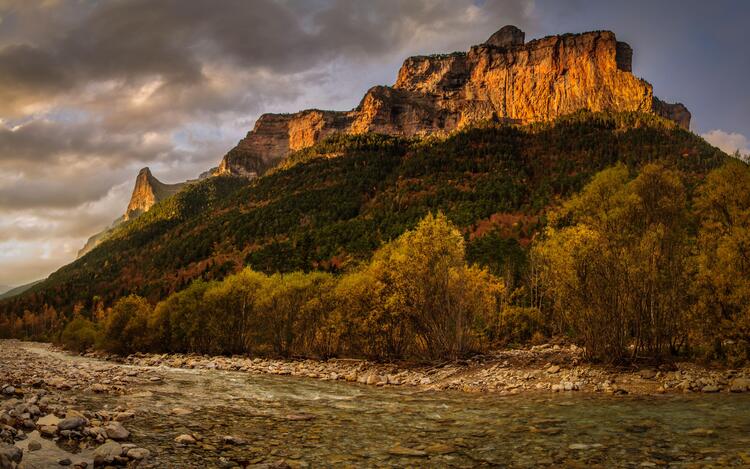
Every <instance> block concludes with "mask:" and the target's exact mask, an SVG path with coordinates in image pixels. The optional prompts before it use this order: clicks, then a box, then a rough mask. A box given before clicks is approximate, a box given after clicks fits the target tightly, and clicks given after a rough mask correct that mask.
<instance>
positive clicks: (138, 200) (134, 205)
mask: <svg viewBox="0 0 750 469" xmlns="http://www.w3.org/2000/svg"><path fill="white" fill-rule="evenodd" d="M184 186H185V183H179V184H164V183H163V182H161V181H159V180H158V179H156V178H155V177H154V176H153V175H152V174H151V170H150V169H148V168H143V169H142V170H141V171H140V172H139V173H138V177H136V179H135V187H134V188H133V195H131V196H130V203H129V204H128V208H127V210H125V216H124V219H125V220H126V221H127V220H131V219H133V218H135V217H137V216H139V215H141V214H142V213H146V212H148V211H149V209H150V208H151V207H153V206H154V205H155V204H156V203H157V202H159V201H160V200H164V199H166V198H167V197H169V196H170V195H172V194H175V193H176V192H178V191H179V190H180V189H182V188H183V187H184Z"/></svg>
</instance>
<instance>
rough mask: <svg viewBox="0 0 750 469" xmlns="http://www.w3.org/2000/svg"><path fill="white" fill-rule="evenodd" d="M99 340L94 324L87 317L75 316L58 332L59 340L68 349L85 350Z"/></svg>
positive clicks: (97, 330) (98, 333)
mask: <svg viewBox="0 0 750 469" xmlns="http://www.w3.org/2000/svg"><path fill="white" fill-rule="evenodd" d="M99 340H100V332H99V329H98V328H97V326H96V324H94V323H93V322H92V321H89V320H88V319H85V318H82V317H81V316H76V317H75V318H73V320H72V321H70V322H69V323H68V324H67V325H66V326H65V329H63V331H62V334H60V342H61V343H62V345H63V346H64V347H65V348H67V349H68V350H72V351H74V352H79V353H81V352H85V351H87V350H89V349H91V348H93V347H94V345H96V344H97V343H98V342H99Z"/></svg>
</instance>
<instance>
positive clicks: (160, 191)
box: [78, 168, 191, 257]
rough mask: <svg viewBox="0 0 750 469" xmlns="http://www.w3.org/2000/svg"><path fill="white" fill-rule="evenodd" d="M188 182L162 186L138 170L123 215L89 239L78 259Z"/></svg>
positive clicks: (146, 169) (159, 182)
mask: <svg viewBox="0 0 750 469" xmlns="http://www.w3.org/2000/svg"><path fill="white" fill-rule="evenodd" d="M189 182H191V181H188V182H183V183H179V184H164V183H163V182H161V181H159V180H158V179H156V178H155V177H154V175H153V174H151V170H150V169H148V168H143V169H142V170H140V172H138V176H137V177H136V178H135V186H134V187H133V194H132V195H131V196H130V202H129V203H128V208H127V209H126V210H125V213H124V214H123V215H122V216H121V217H120V218H118V219H117V220H115V221H113V222H112V224H111V225H110V226H108V227H107V228H105V229H104V230H103V231H101V232H99V233H97V234H95V235H94V236H92V237H90V238H89V239H88V240H87V241H86V244H85V245H84V246H83V248H81V250H80V251H78V257H81V256H83V255H84V254H86V253H87V252H89V251H91V250H92V249H94V248H95V247H96V246H98V245H99V244H100V243H101V242H102V241H104V239H106V237H107V235H109V234H110V233H111V232H112V230H114V229H115V228H116V227H117V226H118V225H120V223H122V222H124V221H128V220H132V219H134V218H137V217H138V216H140V215H141V214H143V213H146V212H148V211H149V210H150V209H151V207H153V206H154V205H155V204H156V203H157V202H159V201H160V200H164V199H166V198H167V197H169V196H171V195H172V194H175V193H177V192H178V191H179V190H180V189H182V188H183V187H185V184H188V183H189Z"/></svg>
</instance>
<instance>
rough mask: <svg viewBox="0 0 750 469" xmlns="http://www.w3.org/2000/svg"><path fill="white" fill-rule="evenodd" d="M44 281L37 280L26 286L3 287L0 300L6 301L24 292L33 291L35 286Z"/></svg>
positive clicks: (0, 289)
mask: <svg viewBox="0 0 750 469" xmlns="http://www.w3.org/2000/svg"><path fill="white" fill-rule="evenodd" d="M43 281H44V280H36V281H34V282H31V283H27V284H24V285H20V286H17V287H2V288H0V291H1V292H2V293H0V300H4V299H6V298H13V297H14V296H18V295H20V294H21V293H23V292H25V291H27V290H29V289H31V288H32V287H34V286H35V285H37V284H39V283H42V282H43Z"/></svg>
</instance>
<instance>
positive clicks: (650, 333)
mask: <svg viewBox="0 0 750 469" xmlns="http://www.w3.org/2000/svg"><path fill="white" fill-rule="evenodd" d="M687 227H688V213H687V196H686V190H685V188H684V185H683V183H682V175H681V174H680V173H679V172H678V171H674V170H671V169H668V168H665V167H663V166H660V165H657V164H649V165H646V166H644V167H643V168H642V170H641V171H640V173H639V174H638V176H637V177H636V178H634V179H632V180H631V179H630V174H629V171H628V169H627V168H626V167H625V166H623V165H618V166H615V167H613V168H610V169H608V170H605V171H602V172H601V173H599V174H598V175H597V176H596V177H594V179H593V180H592V181H591V183H589V184H588V185H587V186H586V187H585V188H584V189H583V190H582V192H581V193H580V194H579V195H577V196H575V197H573V198H572V199H571V200H569V201H568V202H567V203H565V204H564V205H563V207H562V208H561V209H560V210H558V211H557V212H556V213H554V214H552V216H551V217H550V226H549V227H548V228H547V230H546V231H545V233H544V236H543V238H542V240H541V241H540V242H539V243H537V244H536V245H535V247H534V253H533V256H532V257H533V258H534V259H536V260H537V262H538V263H539V268H540V271H541V272H542V273H541V275H542V283H543V284H544V290H545V295H546V297H547V301H548V307H549V308H550V309H551V311H552V313H551V316H552V317H554V318H555V319H554V320H555V321H556V323H557V327H558V330H559V331H560V332H569V333H572V334H573V336H574V337H576V338H577V339H579V340H580V341H581V343H583V344H584V345H585V346H586V351H587V353H588V354H589V356H590V357H591V358H596V359H600V360H607V361H618V360H622V359H626V358H627V359H635V358H638V357H651V358H655V357H658V356H660V355H662V354H663V353H665V352H671V353H676V352H677V351H678V350H679V349H680V348H681V347H682V346H683V345H684V343H685V340H686V337H687V333H688V315H687V311H688V309H689V305H690V302H689V301H690V299H689V297H688V295H686V294H685V291H686V286H687V285H689V283H690V273H691V270H692V265H691V264H690V251H689V247H690V244H689V237H688V232H687Z"/></svg>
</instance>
